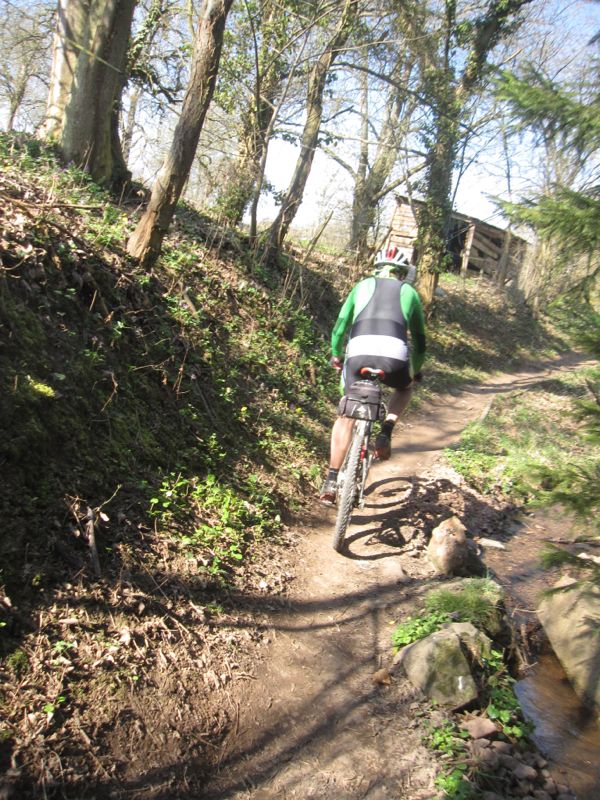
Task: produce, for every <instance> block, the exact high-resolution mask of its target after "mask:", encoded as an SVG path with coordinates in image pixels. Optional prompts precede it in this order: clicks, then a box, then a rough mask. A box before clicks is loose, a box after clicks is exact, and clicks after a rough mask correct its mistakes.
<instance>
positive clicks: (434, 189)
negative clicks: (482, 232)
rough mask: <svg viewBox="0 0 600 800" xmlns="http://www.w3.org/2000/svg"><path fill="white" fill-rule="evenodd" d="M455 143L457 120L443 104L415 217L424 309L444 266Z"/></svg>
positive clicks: (419, 281) (418, 281) (449, 217)
mask: <svg viewBox="0 0 600 800" xmlns="http://www.w3.org/2000/svg"><path fill="white" fill-rule="evenodd" d="M457 143H458V122H457V121H456V119H455V118H454V116H453V115H452V114H451V112H450V109H449V107H448V106H446V107H445V111H444V112H443V113H441V114H440V116H439V119H438V126H437V136H436V140H435V146H434V147H433V148H432V151H431V152H430V163H429V168H428V174H427V187H426V192H425V202H424V204H423V206H422V208H421V211H420V213H419V220H418V223H419V235H418V237H417V242H416V248H417V251H418V253H419V269H418V279H417V288H418V290H419V293H420V295H421V300H422V301H423V305H424V306H425V307H426V308H427V307H428V306H429V305H430V304H431V302H432V301H433V295H434V292H435V289H436V287H437V285H438V280H439V276H440V273H441V272H442V271H443V268H444V260H445V256H446V240H447V235H448V227H449V223H450V219H451V214H452V208H451V205H450V192H451V190H452V172H453V169H454V160H455V155H456V147H457Z"/></svg>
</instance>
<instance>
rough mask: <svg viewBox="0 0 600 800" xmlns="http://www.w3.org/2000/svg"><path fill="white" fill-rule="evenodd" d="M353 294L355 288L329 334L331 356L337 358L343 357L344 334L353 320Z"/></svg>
mask: <svg viewBox="0 0 600 800" xmlns="http://www.w3.org/2000/svg"><path fill="white" fill-rule="evenodd" d="M355 292H356V287H354V289H352V291H351V292H350V294H349V295H348V297H347V298H346V301H345V303H344V305H343V306H342V307H341V309H340V313H339V314H338V318H337V321H336V323H335V325H334V326H333V331H332V332H331V354H332V355H333V356H335V357H337V358H343V356H344V339H345V337H346V332H347V330H348V329H349V327H350V325H352V320H353V319H354V295H355Z"/></svg>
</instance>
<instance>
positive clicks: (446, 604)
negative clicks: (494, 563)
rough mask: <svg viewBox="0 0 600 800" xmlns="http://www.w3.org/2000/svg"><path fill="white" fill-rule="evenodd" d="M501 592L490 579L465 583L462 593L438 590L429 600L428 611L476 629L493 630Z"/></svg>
mask: <svg viewBox="0 0 600 800" xmlns="http://www.w3.org/2000/svg"><path fill="white" fill-rule="evenodd" d="M496 599H497V588H496V587H495V586H494V584H493V582H492V581H490V580H489V579H487V578H471V579H469V580H465V581H463V583H462V584H461V587H460V589H444V588H440V589H434V590H433V591H431V592H429V594H428V595H427V597H426V598H425V607H426V608H427V609H428V611H430V612H432V613H437V614H440V615H446V617H448V618H452V619H458V620H460V621H461V622H471V623H472V624H473V625H475V626H476V627H480V628H486V629H489V628H490V626H493V625H494V623H495V621H496V617H497V612H496Z"/></svg>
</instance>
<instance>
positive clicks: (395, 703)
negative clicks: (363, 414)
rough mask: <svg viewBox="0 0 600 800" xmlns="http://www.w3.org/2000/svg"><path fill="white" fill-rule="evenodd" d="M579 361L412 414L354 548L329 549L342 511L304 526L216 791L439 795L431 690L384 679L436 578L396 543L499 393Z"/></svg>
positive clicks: (336, 798)
mask: <svg viewBox="0 0 600 800" xmlns="http://www.w3.org/2000/svg"><path fill="white" fill-rule="evenodd" d="M580 361H582V359H580V358H578V357H575V356H573V355H571V356H569V357H565V358H564V359H562V360H561V361H559V362H554V363H552V364H551V365H549V366H548V367H546V368H542V369H537V370H533V369H532V370H531V371H527V372H521V373H518V374H515V375H499V376H496V377H495V378H493V379H491V380H490V381H489V382H488V383H486V384H484V385H482V386H479V387H474V388H471V389H466V390H464V391H462V392H460V393H457V394H455V395H448V396H445V397H440V398H437V399H436V401H435V402H432V403H428V404H427V406H426V407H425V408H423V409H421V410H420V411H419V412H418V413H416V414H414V415H412V416H411V417H410V419H409V420H408V422H406V423H405V424H404V425H403V427H402V428H400V429H397V431H396V432H395V436H394V442H393V445H394V448H393V455H392V459H391V460H390V461H389V462H386V463H383V464H378V465H375V466H374V468H373V470H372V473H371V475H370V487H369V491H368V496H367V503H366V505H365V508H364V509H363V510H362V511H361V512H360V513H357V514H356V515H355V516H354V517H353V520H352V523H351V526H350V528H349V532H348V537H347V539H348V549H347V552H345V553H344V554H338V553H336V552H335V551H334V550H333V549H332V547H331V537H332V530H333V523H334V512H333V510H331V511H330V510H327V509H325V508H323V510H322V514H321V509H320V508H319V509H318V510H317V512H316V514H315V518H314V519H313V520H311V521H309V523H307V527H306V529H303V530H299V531H298V532H299V533H300V534H301V537H302V539H301V543H300V545H299V548H298V553H297V557H298V567H297V571H298V578H297V580H296V582H295V584H294V587H293V589H292V592H291V596H290V597H289V598H288V599H287V601H286V603H285V604H277V603H276V602H274V603H273V606H272V611H271V612H270V613H268V616H267V619H266V624H267V625H268V627H269V629H270V634H269V636H270V639H271V643H270V645H269V648H268V652H267V653H266V658H265V660H264V662H263V663H262V664H259V665H258V667H257V670H256V679H255V680H253V681H251V682H249V683H247V684H246V685H245V692H244V694H243V696H240V697H238V702H239V719H238V722H237V725H236V726H235V730H234V731H232V733H231V735H230V737H229V740H228V742H227V743H226V747H225V754H224V757H223V760H222V763H221V768H220V770H219V772H218V774H216V775H215V776H213V779H212V781H211V782H210V783H209V785H208V786H207V789H206V792H205V794H204V797H205V798H214V799H215V800H216V798H236V799H238V798H253V800H267V799H268V798H280V799H281V798H303V800H305V799H306V798H327V799H329V798H331V800H345V799H346V798H368V800H380V799H381V800H383V798H404V800H420V798H426V797H434V796H435V794H436V792H435V791H434V789H433V783H432V780H433V777H434V775H435V766H434V764H433V763H432V758H431V755H430V753H429V752H428V751H427V750H426V749H425V747H424V746H423V745H422V743H421V737H422V735H423V728H422V723H421V722H420V720H419V711H420V709H421V703H420V701H419V698H418V697H417V696H416V695H415V693H414V692H413V689H412V687H411V686H410V684H408V682H406V681H404V680H403V679H401V678H399V679H397V680H395V681H394V683H393V684H392V685H389V686H388V685H378V684H376V683H374V682H373V674H374V673H375V672H376V671H377V670H378V669H379V668H380V667H382V666H383V665H386V664H389V662H390V659H391V655H392V653H391V646H390V635H391V631H392V630H393V627H392V626H393V624H394V622H396V621H398V620H399V619H401V618H402V617H406V616H407V615H408V614H410V613H411V611H412V609H413V607H414V605H415V602H416V601H417V599H418V598H419V596H420V595H421V594H422V593H424V592H426V591H427V589H428V588H429V586H430V583H431V581H432V580H435V579H434V576H433V569H432V568H431V567H430V565H429V563H428V562H427V560H426V558H425V557H424V555H423V554H422V553H421V554H418V553H415V552H413V553H412V555H411V553H410V552H409V549H407V548H406V547H398V543H399V542H402V535H403V529H402V526H403V525H406V524H407V523H410V520H407V518H406V508H407V505H408V504H409V502H410V500H411V498H412V499H413V501H418V502H422V501H423V500H424V501H425V502H426V501H427V497H426V493H425V495H424V494H423V491H422V486H421V488H420V485H421V482H420V476H422V475H423V474H424V472H425V471H426V470H428V469H430V468H431V467H432V465H433V464H434V462H435V461H436V460H437V459H438V458H439V456H440V453H441V451H442V450H443V449H444V448H445V447H447V446H449V445H451V444H452V443H453V442H455V441H456V440H457V438H458V436H459V434H460V432H461V431H462V430H463V428H464V427H465V425H466V424H467V423H469V422H470V421H473V420H476V419H478V418H480V417H481V416H482V415H483V414H485V413H486V410H487V408H488V407H489V404H490V402H491V401H492V400H493V398H494V397H495V396H496V395H497V394H499V393H503V392H506V391H511V390H514V389H517V388H519V389H523V388H526V387H527V386H528V385H533V384H535V383H537V382H539V381H540V380H544V379H545V378H547V377H548V375H550V374H553V375H554V376H556V374H557V372H559V371H560V370H568V369H570V368H572V367H573V366H574V365H575V364H576V363H578V362H580ZM397 428H399V426H397ZM442 488H443V483H442ZM442 499H443V497H442ZM438 500H439V498H438ZM308 525H310V527H308ZM399 536H400V539H399ZM415 556H418V557H415ZM423 708H424V707H423Z"/></svg>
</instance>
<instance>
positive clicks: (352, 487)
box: [333, 421, 365, 553]
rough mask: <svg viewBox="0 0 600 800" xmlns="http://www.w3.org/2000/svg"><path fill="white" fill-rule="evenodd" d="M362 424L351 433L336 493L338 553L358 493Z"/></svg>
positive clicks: (355, 426)
mask: <svg viewBox="0 0 600 800" xmlns="http://www.w3.org/2000/svg"><path fill="white" fill-rule="evenodd" d="M364 425H365V423H364V422H362V421H361V422H355V423H354V430H353V433H352V441H351V442H350V449H349V450H348V455H347V456H346V462H345V464H344V466H343V467H342V472H343V475H344V479H343V483H342V486H341V489H340V490H339V492H338V513H337V519H336V521H335V532H334V534H333V549H334V550H337V552H338V553H339V552H340V551H341V549H342V545H343V543H344V536H345V535H346V529H347V528H348V523H349V522H350V517H351V516H352V509H353V507H354V501H355V498H356V493H357V491H358V478H359V466H360V451H361V448H362V440H363V430H364Z"/></svg>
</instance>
